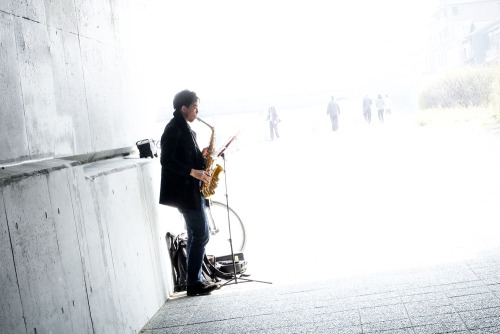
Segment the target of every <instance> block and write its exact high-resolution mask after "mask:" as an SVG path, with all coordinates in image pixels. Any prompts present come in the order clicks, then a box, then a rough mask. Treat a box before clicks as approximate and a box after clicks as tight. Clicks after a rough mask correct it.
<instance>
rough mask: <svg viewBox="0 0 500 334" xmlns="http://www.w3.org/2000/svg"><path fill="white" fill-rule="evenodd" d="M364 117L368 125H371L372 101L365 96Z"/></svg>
mask: <svg viewBox="0 0 500 334" xmlns="http://www.w3.org/2000/svg"><path fill="white" fill-rule="evenodd" d="M363 117H364V118H365V121H366V123H368V124H370V123H371V121H372V99H370V98H369V97H368V95H365V97H364V98H363Z"/></svg>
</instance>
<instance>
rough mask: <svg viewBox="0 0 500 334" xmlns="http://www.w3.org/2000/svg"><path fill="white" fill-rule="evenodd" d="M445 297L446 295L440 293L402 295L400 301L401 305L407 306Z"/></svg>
mask: <svg viewBox="0 0 500 334" xmlns="http://www.w3.org/2000/svg"><path fill="white" fill-rule="evenodd" d="M445 297H446V295H445V294H444V292H442V291H432V292H423V293H419V294H411V295H404V296H401V300H402V301H403V303H405V304H409V303H415V302H422V301H426V300H433V299H443V298H445Z"/></svg>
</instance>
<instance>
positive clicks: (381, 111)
mask: <svg viewBox="0 0 500 334" xmlns="http://www.w3.org/2000/svg"><path fill="white" fill-rule="evenodd" d="M376 103H377V110H378V120H379V122H380V123H384V108H385V103H384V99H383V98H382V95H380V94H378V99H377V102H376Z"/></svg>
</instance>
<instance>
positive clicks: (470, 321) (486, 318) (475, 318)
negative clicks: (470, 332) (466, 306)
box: [460, 307, 500, 333]
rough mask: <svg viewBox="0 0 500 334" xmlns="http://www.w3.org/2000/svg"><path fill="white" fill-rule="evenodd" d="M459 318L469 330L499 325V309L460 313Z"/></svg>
mask: <svg viewBox="0 0 500 334" xmlns="http://www.w3.org/2000/svg"><path fill="white" fill-rule="evenodd" d="M460 316H461V317H462V319H463V321H464V323H465V324H466V325H467V327H468V328H469V329H481V328H485V327H493V326H498V325H500V307H494V308H488V309H482V310H475V311H467V312H461V313H460ZM499 333H500V332H499Z"/></svg>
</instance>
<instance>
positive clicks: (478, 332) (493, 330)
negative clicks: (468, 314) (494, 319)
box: [470, 326, 500, 334]
mask: <svg viewBox="0 0 500 334" xmlns="http://www.w3.org/2000/svg"><path fill="white" fill-rule="evenodd" d="M470 333H471V334H498V333H500V326H495V327H490V328H482V329H475V330H471V331H470Z"/></svg>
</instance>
